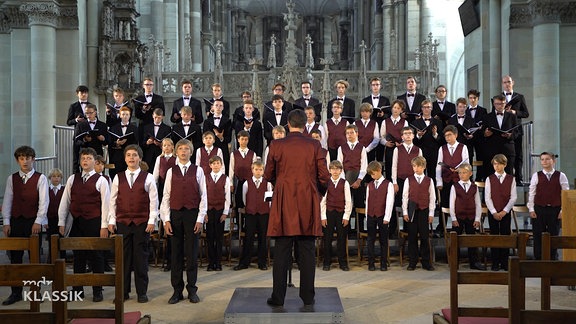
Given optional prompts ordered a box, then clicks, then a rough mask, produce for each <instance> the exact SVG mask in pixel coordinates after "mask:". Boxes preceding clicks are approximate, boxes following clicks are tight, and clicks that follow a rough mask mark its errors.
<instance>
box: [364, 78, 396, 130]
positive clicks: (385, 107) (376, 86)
mask: <svg viewBox="0 0 576 324" xmlns="http://www.w3.org/2000/svg"><path fill="white" fill-rule="evenodd" d="M370 89H372V93H370V95H369V96H368V97H365V98H363V99H362V103H365V102H367V103H369V104H371V105H372V107H374V110H373V111H372V117H371V118H370V119H372V120H374V121H375V122H377V123H378V127H381V126H382V121H383V120H384V119H386V118H388V117H390V115H391V114H392V108H391V107H390V98H388V97H385V96H383V95H381V94H380V90H381V89H382V81H381V80H380V78H378V77H376V78H372V79H371V80H370ZM381 107H382V109H376V108H381Z"/></svg>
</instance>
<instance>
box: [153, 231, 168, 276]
mask: <svg viewBox="0 0 576 324" xmlns="http://www.w3.org/2000/svg"><path fill="white" fill-rule="evenodd" d="M158 223H159V224H158V230H157V231H154V232H153V233H152V234H150V244H151V245H152V249H153V250H154V266H155V267H157V266H158V259H159V258H160V256H162V264H161V265H160V266H162V267H164V263H165V262H166V246H167V243H168V241H167V238H166V232H165V231H164V223H163V222H162V221H161V220H160V221H159V222H158Z"/></svg>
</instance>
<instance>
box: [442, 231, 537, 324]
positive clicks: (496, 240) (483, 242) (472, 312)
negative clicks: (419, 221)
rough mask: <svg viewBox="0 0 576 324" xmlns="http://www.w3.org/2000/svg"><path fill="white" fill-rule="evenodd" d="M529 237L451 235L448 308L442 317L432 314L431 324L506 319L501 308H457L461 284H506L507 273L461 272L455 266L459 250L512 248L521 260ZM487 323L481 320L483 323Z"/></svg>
mask: <svg viewBox="0 0 576 324" xmlns="http://www.w3.org/2000/svg"><path fill="white" fill-rule="evenodd" d="M527 241H528V235H527V234H524V233H520V234H511V235H457V234H456V233H455V232H451V233H450V255H449V262H448V263H449V266H450V308H449V309H443V310H442V315H440V314H434V317H433V319H434V323H454V324H457V323H458V318H459V317H467V320H471V319H473V318H486V317H489V318H502V319H503V320H502V322H503V323H504V322H506V320H504V319H505V318H507V317H508V309H506V308H501V307H460V306H459V299H458V290H459V289H460V285H463V284H465V285H505V286H506V285H508V274H507V273H506V272H504V271H474V270H461V269H459V263H458V251H459V249H460V248H479V247H487V248H512V249H516V250H517V251H518V252H517V253H518V256H519V257H520V258H521V259H524V258H526V243H527ZM485 322H486V320H484V323H485Z"/></svg>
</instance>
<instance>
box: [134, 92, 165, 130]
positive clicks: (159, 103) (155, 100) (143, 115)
mask: <svg viewBox="0 0 576 324" xmlns="http://www.w3.org/2000/svg"><path fill="white" fill-rule="evenodd" d="M136 100H138V101H140V102H138V101H136ZM141 102H146V96H145V95H143V94H141V95H139V96H138V97H136V99H135V100H134V111H135V114H136V118H138V119H140V125H145V124H150V123H152V121H153V120H154V119H153V118H152V113H153V112H154V109H156V108H160V109H162V111H163V112H164V113H166V109H165V108H164V98H163V97H162V96H161V95H157V94H155V93H152V101H151V102H150V104H149V105H147V106H150V108H148V110H143V109H144V104H142V103H141Z"/></svg>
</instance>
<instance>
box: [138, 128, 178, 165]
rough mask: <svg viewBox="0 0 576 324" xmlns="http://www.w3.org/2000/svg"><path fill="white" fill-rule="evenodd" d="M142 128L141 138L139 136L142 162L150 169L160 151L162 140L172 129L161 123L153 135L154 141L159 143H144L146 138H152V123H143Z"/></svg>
mask: <svg viewBox="0 0 576 324" xmlns="http://www.w3.org/2000/svg"><path fill="white" fill-rule="evenodd" d="M143 128H144V129H143V130H142V138H140V147H142V150H143V151H144V162H146V163H148V167H149V169H150V170H154V164H155V163H156V157H158V155H160V154H161V153H162V140H163V139H164V138H166V137H168V138H170V135H171V134H172V129H171V128H170V126H168V125H166V124H164V123H161V124H160V127H159V128H158V132H157V133H156V137H155V141H156V143H160V145H156V143H152V144H146V142H147V141H148V139H150V138H152V139H154V123H152V124H148V125H144V126H143Z"/></svg>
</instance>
